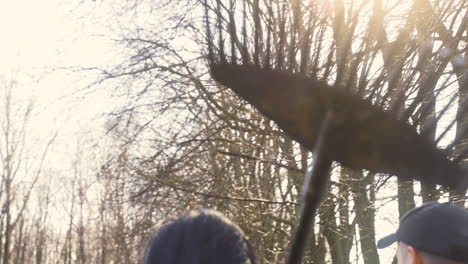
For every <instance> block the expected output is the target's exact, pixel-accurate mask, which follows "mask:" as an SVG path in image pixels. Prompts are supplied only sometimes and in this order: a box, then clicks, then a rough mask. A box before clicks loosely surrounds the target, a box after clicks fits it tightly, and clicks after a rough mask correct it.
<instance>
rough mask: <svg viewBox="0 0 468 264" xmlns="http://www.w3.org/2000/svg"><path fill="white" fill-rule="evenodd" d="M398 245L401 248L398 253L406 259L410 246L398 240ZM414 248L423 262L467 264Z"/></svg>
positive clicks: (426, 263)
mask: <svg viewBox="0 0 468 264" xmlns="http://www.w3.org/2000/svg"><path fill="white" fill-rule="evenodd" d="M398 247H399V250H401V251H400V254H402V255H401V257H403V258H404V259H405V261H406V259H407V258H408V247H411V246H410V245H407V244H406V243H404V242H401V241H400V242H399V243H398ZM415 250H417V251H418V252H419V254H420V255H421V257H422V259H423V260H424V264H468V263H465V262H460V261H456V260H451V259H448V258H445V257H440V256H436V255H434V254H430V253H428V252H425V251H422V250H419V249H415Z"/></svg>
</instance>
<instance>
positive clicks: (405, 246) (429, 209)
mask: <svg viewBox="0 0 468 264" xmlns="http://www.w3.org/2000/svg"><path fill="white" fill-rule="evenodd" d="M395 242H398V246H399V249H398V254H399V260H400V259H401V261H399V262H398V263H424V264H436V263H437V264H459V263H460V264H468V211H467V210H466V209H464V208H462V207H459V206H456V205H454V204H451V203H437V202H433V203H426V204H423V205H422V206H420V207H417V208H414V209H412V210H410V211H408V212H407V213H406V214H405V215H404V216H403V217H402V219H401V220H400V225H399V226H398V229H397V230H396V232H395V233H393V234H390V235H388V236H386V237H384V238H382V239H380V240H379V242H378V243H377V247H378V248H385V247H387V246H389V245H391V244H393V243H395ZM411 259H421V260H422V261H423V262H414V261H411ZM407 260H408V261H407Z"/></svg>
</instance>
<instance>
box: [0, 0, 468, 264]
mask: <svg viewBox="0 0 468 264" xmlns="http://www.w3.org/2000/svg"><path fill="white" fill-rule="evenodd" d="M72 2H75V1H72ZM72 7H73V8H70V9H69V10H68V11H67V12H68V13H67V14H78V13H79V15H77V16H76V17H74V18H70V20H72V19H75V20H76V21H78V22H77V23H86V21H88V23H90V24H91V23H95V22H89V21H91V20H90V16H94V18H96V17H98V18H99V20H100V21H101V22H102V24H103V25H102V27H103V28H104V29H105V30H104V31H105V32H106V34H105V36H104V37H105V38H106V40H107V41H108V42H109V43H111V45H109V48H110V49H111V50H110V51H109V53H105V54H104V55H102V56H109V59H108V60H106V63H97V64H96V65H89V64H86V65H85V64H80V62H79V60H78V62H76V63H74V65H67V67H63V68H60V69H55V70H57V71H60V72H66V73H67V76H68V75H70V76H75V77H73V78H70V79H67V82H68V83H69V84H67V85H70V87H73V88H70V89H69V90H67V91H68V95H67V97H66V98H73V101H74V104H77V105H80V107H76V108H70V109H71V110H68V111H69V113H68V115H69V116H73V117H74V118H77V119H79V117H77V116H79V115H78V114H79V113H77V112H79V111H83V109H86V108H93V107H95V105H99V106H101V107H99V113H97V115H99V121H96V119H93V120H92V121H89V120H88V119H86V120H84V119H83V121H81V122H78V123H80V125H79V127H78V128H77V130H76V131H77V132H74V133H71V132H69V129H70V128H68V126H69V123H66V122H67V121H66V119H71V117H69V116H68V115H67V114H65V112H67V111H63V113H61V116H62V118H63V120H61V121H60V122H63V123H61V124H62V125H61V126H59V127H60V128H57V127H56V126H55V125H54V126H52V125H46V127H47V126H48V128H46V129H49V130H46V131H45V132H43V131H42V130H38V129H37V128H36V125H37V122H43V121H41V119H40V116H41V113H42V115H44V113H47V109H50V108H51V107H43V106H41V105H38V104H37V103H35V102H34V98H28V97H27V96H24V94H21V93H19V92H18V91H19V88H18V87H19V86H21V85H22V82H21V78H23V77H22V76H25V75H27V74H26V73H25V74H16V75H14V76H15V77H11V75H8V74H5V73H4V72H0V90H1V93H0V109H2V110H1V111H0V131H1V132H0V175H1V176H0V177H1V178H0V206H1V213H0V263H2V264H9V263H15V264H19V263H36V264H52V263H54V264H55V263H63V264H72V263H73V264H84V263H100V264H127V263H141V259H142V256H143V252H144V249H145V246H146V243H147V241H148V239H149V237H150V236H151V234H152V233H153V232H154V231H155V230H156V229H157V228H158V227H159V226H160V225H162V224H163V223H166V222H167V221H169V220H171V219H174V218H175V217H178V216H180V215H182V214H184V213H187V212H189V211H190V210H193V209H199V208H213V209H216V210H218V211H220V212H222V213H223V214H225V215H226V216H227V217H229V218H230V219H231V220H232V221H233V222H235V223H237V224H238V225H239V226H240V227H241V228H242V230H244V231H245V233H246V234H247V236H248V238H249V240H250V241H251V243H252V245H253V247H254V248H255V254H256V255H257V258H258V260H259V262H260V263H284V262H285V259H286V256H287V253H288V250H289V248H290V246H291V237H292V230H293V229H294V225H295V222H296V219H297V216H298V209H299V205H300V203H301V197H300V193H301V188H302V185H303V180H304V174H305V173H306V171H307V168H308V166H309V165H310V163H311V162H312V160H313V159H314V155H313V153H312V152H311V149H310V147H309V146H307V145H305V144H301V143H299V142H298V141H296V137H295V136H294V135H295V134H294V133H292V132H291V131H293V130H288V131H285V128H284V126H282V125H281V123H277V122H275V121H274V120H273V119H272V115H270V116H268V115H265V111H264V109H271V108H272V109H273V110H272V111H279V114H280V115H281V114H289V113H288V111H289V110H288V109H289V108H287V107H284V108H282V106H283V105H287V104H288V103H292V102H293V101H291V100H298V98H297V96H296V97H294V94H293V95H291V93H290V92H289V93H288V88H289V89H292V86H291V87H288V86H287V84H286V85H284V87H283V86H281V87H279V89H284V90H283V92H284V94H283V93H281V97H279V98H276V99H279V101H280V103H275V104H273V105H269V106H265V107H264V108H261V107H260V110H259V107H258V105H253V104H251V102H250V101H249V100H248V98H249V97H244V96H243V95H242V94H239V92H238V91H234V90H232V87H228V86H229V85H225V83H224V84H223V83H222V82H221V81H219V80H216V79H215V78H214V76H213V75H215V74H214V73H215V70H213V69H214V68H213V65H216V64H219V63H221V64H222V63H226V64H229V63H231V65H250V66H249V67H251V66H252V65H255V66H259V67H260V66H261V67H263V68H271V69H278V70H282V71H286V72H288V73H291V74H297V75H301V76H307V78H310V79H311V80H314V81H315V80H316V81H320V83H322V84H326V85H327V87H333V89H338V91H339V92H340V93H341V92H343V93H347V94H352V96H353V98H354V97H355V98H359V100H362V101H365V102H366V103H368V104H371V105H372V106H373V107H376V109H377V108H378V109H381V110H382V111H384V112H385V113H389V114H391V115H392V116H394V117H395V120H399V122H401V123H402V124H405V125H407V126H408V127H411V128H414V130H415V131H417V133H418V135H420V136H421V137H424V140H427V142H428V144H430V146H435V148H434V149H436V150H437V153H440V155H441V156H442V155H443V156H444V157H446V159H447V162H450V164H455V165H456V166H459V167H460V168H461V171H462V172H465V171H466V169H467V168H466V166H467V157H468V147H467V144H466V142H467V140H468V111H467V107H468V102H467V101H466V98H467V97H466V95H467V94H468V2H467V1H465V0H410V1H405V0H372V1H370V0H354V1H353V0H155V1H151V0H134V1H100V0H96V1H76V3H73V5H72ZM101 12H102V13H101ZM103 13H104V14H106V16H103V15H102V14H103ZM100 16H102V17H100ZM80 21H81V22H80ZM83 21H85V22H83ZM93 21H94V20H93ZM80 25H81V24H80ZM83 27H84V26H83ZM18 30H20V29H18ZM85 34H86V33H85ZM87 48H88V49H89V50H92V49H94V48H96V49H98V48H99V47H94V46H89V47H87ZM38 52H41V50H40V49H39V48H38ZM97 53H98V52H94V53H92V52H90V53H89V54H86V53H85V54H83V55H82V56H83V57H86V56H97V55H96V54H97ZM57 56H60V54H59V55H57ZM226 61H227V62H226ZM249 67H246V71H247V72H248V71H249V69H250V70H251V69H252V68H249ZM2 71H3V70H2ZM54 72H55V71H48V72H44V73H42V75H41V78H46V77H43V76H47V75H48V74H54ZM252 72H253V71H251V72H248V73H250V74H252ZM31 74H33V73H31ZM252 75H256V76H258V74H257V73H256V72H255V74H252ZM77 76H78V77H77ZM81 76H86V78H85V79H84V80H85V81H83V79H82V80H80V81H77V80H78V79H80V78H81ZM234 79H235V78H234ZM270 81H271V80H270ZM233 82H235V81H233ZM259 83H261V85H264V86H265V87H266V88H269V86H272V85H273V84H270V83H268V80H267V81H265V80H262V81H261V82H260V81H259ZM313 88H314V87H311V88H310V89H313ZM330 89H331V88H330ZM340 89H341V90H340ZM289 91H291V90H289ZM251 92H252V93H257V94H256V95H259V94H260V95H261V96H262V98H264V97H265V98H266V97H268V98H273V97H274V96H279V95H278V94H277V93H273V94H269V93H268V91H266V92H265V91H261V92H262V93H261V92H259V91H258V90H257V91H251ZM93 96H97V97H98V98H99V99H98V100H97V101H92V103H89V102H88V101H86V100H87V99H86V98H89V97H93ZM99 96H101V97H99ZM60 100H63V99H60ZM314 100H315V101H314ZM321 100H326V98H325V99H320V100H319V99H313V100H312V101H311V102H309V103H310V109H312V110H313V111H321V108H320V107H322V105H321V103H322V101H321ZM65 104H68V103H65ZM108 105H111V107H108V108H106V109H103V108H105V107H107V106H108ZM335 107H336V109H337V110H339V109H340V108H341V109H346V111H347V108H345V107H347V106H346V105H344V104H337V105H335ZM76 109H81V110H79V111H78V110H76ZM262 109H263V110H262ZM285 109H286V110H285ZM351 109H352V108H351ZM312 110H311V111H312ZM379 111H380V110H379ZM342 112H345V110H343V111H342ZM275 113H276V112H275ZM305 117H306V118H303V119H300V118H299V116H297V115H294V118H296V119H297V120H301V121H300V122H299V123H300V124H299V125H303V126H305V127H306V129H309V124H305V123H306V122H308V121H309V119H308V117H309V115H307V113H306V114H305ZM343 119H346V117H343ZM303 120H305V121H304V122H302V121H303ZM379 121H381V120H379ZM369 122H370V121H369ZM83 123H84V124H83ZM382 123H385V122H380V123H378V124H379V125H378V126H379V128H381V129H380V130H382V135H384V136H385V132H387V134H388V133H392V131H393V130H392V129H393V127H389V128H388V129H387V128H386V127H385V129H383V128H382V127H381V125H380V124H382ZM363 125H364V124H362V123H359V122H356V123H349V122H348V126H347V127H344V128H343V129H342V130H341V131H340V133H342V135H343V137H346V138H350V139H351V141H352V142H354V140H355V142H361V141H360V140H363V139H362V137H364V136H363V135H362V134H356V133H354V131H355V130H356V129H355V128H356V127H357V128H359V127H362V126H363ZM41 129H44V128H41ZM380 130H379V131H380ZM387 130H388V131H387ZM306 132H307V133H308V132H309V131H308V130H306ZM310 133H312V130H311V132H310ZM340 135H341V134H340ZM379 135H380V134H379ZM365 136H367V135H365ZM340 138H341V137H337V140H339V139H340ZM385 138H387V137H385ZM376 140H377V141H378V140H381V141H382V140H384V139H382V138H377V139H376ZM402 140H403V139H402ZM343 142H344V141H343ZM365 142H367V141H365ZM340 143H342V142H341V141H339V143H335V144H333V146H330V148H334V149H345V148H346V149H349V146H348V145H346V146H345V145H340ZM410 143H412V142H409V143H408V144H407V145H405V144H406V143H405V144H403V146H402V148H405V147H408V149H405V150H400V149H398V150H394V148H397V147H400V145H402V144H400V145H398V146H395V145H394V144H382V145H384V146H387V147H388V148H389V149H388V153H390V154H389V155H397V154H395V153H406V152H408V151H411V146H410V145H411V144H410ZM343 144H344V143H343ZM351 145H352V146H353V148H351V149H352V150H353V151H354V152H351V154H350V155H351V156H352V155H354V154H355V153H357V152H356V149H355V148H354V146H356V145H358V144H351ZM362 147H363V148H365V147H366V146H364V145H362ZM385 151H386V150H382V152H384V153H385ZM426 154H427V153H425V152H421V151H420V152H417V153H416V154H415V155H414V156H411V158H406V156H404V157H403V158H402V159H404V162H405V164H402V163H397V164H396V165H395V166H396V170H398V166H413V167H416V168H418V169H420V170H419V171H420V172H421V174H422V175H424V174H427V172H428V171H429V170H433V168H436V167H437V164H430V163H427V162H426V160H423V161H420V160H419V158H420V157H421V159H422V158H423V157H424V156H425V155H426ZM398 155H399V154H398ZM428 155H429V154H428ZM342 163H343V162H334V163H333V167H332V171H331V179H330V183H329V185H328V187H327V188H328V189H327V190H326V191H325V193H326V195H325V197H324V200H323V202H322V204H321V206H320V208H319V210H318V212H317V215H316V217H315V219H314V224H313V230H312V236H311V239H310V242H309V245H308V246H307V249H306V254H305V256H304V262H303V263H315V264H324V263H333V264H348V263H364V264H378V263H396V260H395V259H394V255H395V248H391V249H386V250H378V249H377V247H376V241H377V240H378V239H379V238H381V237H383V236H385V235H387V234H389V233H391V232H393V231H394V230H395V228H396V227H397V225H398V220H399V218H400V217H401V216H402V215H404V213H405V212H407V211H408V210H410V209H412V208H414V207H415V206H418V205H421V204H422V203H424V202H429V201H451V202H453V203H456V204H458V205H460V206H465V207H466V206H467V205H468V203H467V199H466V197H464V196H463V195H460V194H459V193H456V192H455V191H453V190H451V189H449V188H447V187H446V186H441V185H439V184H434V183H432V182H421V181H420V180H421V178H418V176H411V177H415V178H411V177H410V178H404V177H395V176H394V175H392V173H391V172H393V170H389V171H390V172H389V171H384V172H379V171H373V170H366V169H357V168H351V167H349V166H345V165H346V162H345V164H344V165H343V164H342ZM455 165H454V166H455ZM425 166H427V167H425ZM424 167H425V168H424ZM405 168H406V167H405ZM428 168H429V169H428ZM457 168H458V167H457ZM441 173H442V175H444V176H443V177H442V178H444V179H450V177H452V179H453V178H454V177H456V175H448V174H450V173H447V171H446V170H442V171H441ZM466 173H468V172H466ZM422 177H423V176H422ZM437 183H439V182H437ZM465 191H466V190H465Z"/></svg>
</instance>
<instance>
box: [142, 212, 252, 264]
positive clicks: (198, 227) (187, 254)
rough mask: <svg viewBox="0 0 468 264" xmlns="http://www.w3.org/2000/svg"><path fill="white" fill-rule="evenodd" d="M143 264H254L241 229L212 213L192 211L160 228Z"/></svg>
mask: <svg viewBox="0 0 468 264" xmlns="http://www.w3.org/2000/svg"><path fill="white" fill-rule="evenodd" d="M143 263H144V264H160V263H161V264H162V263H164V264H215V263H225V264H255V256H254V252H253V248H252V246H251V245H250V243H249V242H248V240H247V238H246V236H245V235H244V233H243V232H242V230H241V229H240V228H239V227H238V226H237V225H235V224H234V223H232V222H231V221H230V220H229V219H228V218H226V217H225V216H224V215H223V214H221V213H219V212H217V211H214V210H207V209H202V210H197V211H192V212H190V213H189V214H188V215H186V216H182V217H180V218H178V219H176V220H175V221H172V222H170V223H168V224H165V225H163V226H162V227H161V228H160V229H159V230H158V231H157V232H156V233H155V234H154V236H153V237H152V238H151V239H150V241H149V243H148V245H147V248H146V251H145V255H144V259H143Z"/></svg>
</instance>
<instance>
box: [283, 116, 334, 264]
mask: <svg viewBox="0 0 468 264" xmlns="http://www.w3.org/2000/svg"><path fill="white" fill-rule="evenodd" d="M333 116H334V114H333V111H332V110H329V111H328V112H327V114H326V117H325V119H324V120H323V121H322V124H321V128H320V134H319V137H318V141H317V143H316V146H315V151H314V160H313V162H312V164H311V166H310V167H309V169H308V170H307V173H306V175H305V177H304V184H303V185H302V193H301V196H302V203H301V207H300V209H299V218H298V220H297V221H296V225H295V228H294V229H295V230H294V233H293V239H292V244H291V249H290V250H289V254H288V258H287V261H286V263H287V264H299V263H301V260H302V256H303V254H304V250H305V247H306V245H307V241H308V238H309V233H310V229H311V226H312V223H313V220H314V218H315V214H316V212H317V209H318V207H319V206H320V202H321V200H322V198H323V197H324V194H325V192H326V191H327V185H328V180H329V174H330V170H331V167H332V163H333V160H332V159H331V158H330V157H329V156H328V155H327V153H326V150H325V147H326V142H327V141H328V140H327V139H328V137H329V134H330V133H329V131H330V126H331V124H330V123H332V122H333Z"/></svg>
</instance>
